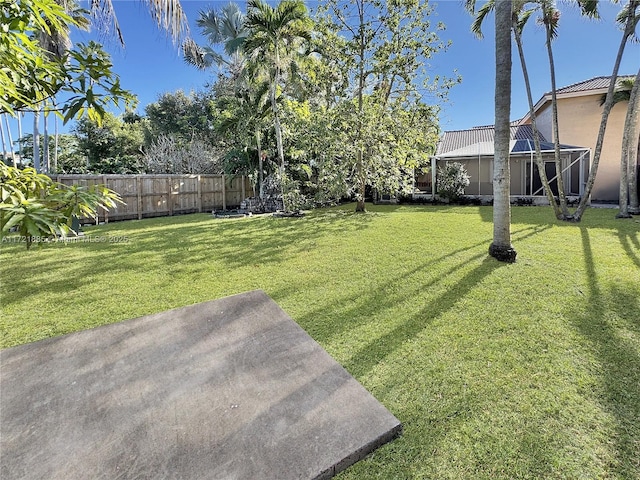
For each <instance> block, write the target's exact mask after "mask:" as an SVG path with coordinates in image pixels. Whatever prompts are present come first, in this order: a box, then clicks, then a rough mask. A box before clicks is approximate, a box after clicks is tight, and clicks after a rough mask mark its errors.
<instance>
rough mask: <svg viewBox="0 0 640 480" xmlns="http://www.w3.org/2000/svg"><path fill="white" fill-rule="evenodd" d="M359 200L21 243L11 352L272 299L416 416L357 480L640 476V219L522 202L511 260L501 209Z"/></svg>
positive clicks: (7, 313) (9, 312)
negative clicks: (356, 209)
mask: <svg viewBox="0 0 640 480" xmlns="http://www.w3.org/2000/svg"><path fill="white" fill-rule="evenodd" d="M352 209H353V206H345V207H342V208H336V209H330V210H320V211H315V212H312V213H311V214H310V215H308V216H306V217H305V218H302V219H276V218H272V217H254V218H249V219H238V220H215V219H212V218H211V217H210V216H209V215H189V216H183V217H173V218H158V219H151V220H142V221H131V222H121V223H114V224H110V225H106V226H100V227H93V228H89V229H86V233H87V235H88V236H89V237H90V238H91V239H93V240H95V241H94V242H81V243H69V244H67V245H63V244H48V245H45V246H43V247H42V248H39V249H38V248H34V249H32V251H26V250H25V249H24V244H7V243H5V244H3V245H2V251H1V253H0V262H1V263H0V265H1V266H0V278H1V279H2V285H3V286H2V292H1V294H2V296H1V305H2V310H3V311H2V318H1V320H0V326H1V329H2V330H1V333H2V337H1V342H2V343H1V345H2V347H3V348H4V347H10V346H13V345H17V344H21V343H25V342H31V341H35V340H39V339H42V338H46V337H51V336H55V335H61V334H65V333H69V332H73V331H77V330H80V329H85V328H90V327H93V326H97V325H102V324H106V323H111V322H117V321H120V320H124V319H127V318H132V317H137V316H140V315H145V314H149V313H153V312H158V311H162V310H166V309H169V308H173V307H179V306H183V305H187V304H192V303H195V302H201V301H206V300H210V299H214V298H218V297H222V296H225V295H230V294H235V293H239V292H243V291H247V290H252V289H257V288H261V289H264V290H265V291H266V292H267V293H268V294H269V295H270V296H271V297H272V298H273V299H274V300H275V301H276V302H278V304H279V305H280V306H281V307H282V308H284V310H285V311H287V312H288V313H289V314H290V315H291V316H292V317H293V318H294V319H295V320H296V321H297V322H298V323H299V324H300V325H301V326H302V327H303V328H304V329H305V330H306V331H307V332H309V334H310V335H311V336H312V337H314V338H315V339H316V340H317V341H318V342H319V343H320V344H321V345H322V346H323V347H324V348H325V349H326V350H327V351H328V352H329V353H330V354H331V355H332V356H333V357H334V358H335V359H336V360H337V361H338V362H340V363H341V364H342V365H343V366H345V368H347V370H349V371H350V372H351V373H352V374H353V375H354V376H355V377H356V378H357V379H358V380H359V381H360V382H361V383H362V384H363V385H364V386H365V387H366V388H367V389H368V390H369V391H370V392H371V393H372V394H373V395H374V396H375V397H376V398H378V400H380V401H381V402H382V403H383V404H384V405H385V406H386V407H387V408H388V409H389V410H390V411H391V412H392V413H393V414H394V415H396V417H398V418H399V419H400V420H401V421H402V423H403V424H404V434H403V436H402V437H400V438H399V439H397V440H396V441H394V442H392V443H390V444H388V445H386V446H384V447H382V448H381V449H379V450H377V451H376V452H375V453H374V454H372V455H370V456H369V457H367V458H366V459H365V460H363V461H361V462H359V463H358V464H356V465H354V466H353V467H351V468H349V469H348V470H347V471H346V472H344V473H343V474H341V476H340V478H342V479H362V478H367V479H370V478H381V479H392V478H397V479H414V478H438V479H455V478H459V479H468V478H474V479H482V478H487V479H494V478H505V479H507V478H508V479H513V478H519V479H520V478H545V479H547V478H558V479H560V478H571V479H574V478H576V479H577V478H584V479H591V478H594V479H595V478H619V479H633V478H640V222H639V221H638V219H637V218H636V219H635V220H615V219H613V216H614V211H613V210H597V209H593V210H591V211H589V212H587V214H586V215H585V218H584V219H583V221H582V223H581V224H578V225H574V224H564V223H561V222H557V221H555V220H553V214H552V212H551V211H550V210H549V209H547V208H539V207H517V208H514V209H513V223H512V232H513V243H514V246H515V247H516V250H517V251H518V261H517V262H516V263H515V264H512V265H506V264H500V263H498V262H496V261H494V260H493V259H491V258H489V257H488V255H487V253H486V252H487V248H488V246H489V243H490V241H491V235H492V224H491V208H490V207H391V206H387V207H371V208H370V212H369V213H367V214H364V215H358V214H353V213H351V210H352ZM119 237H126V240H127V241H126V242H120V243H110V242H109V240H112V242H113V241H114V240H116V239H119V240H122V238H119ZM338 433H339V432H338Z"/></svg>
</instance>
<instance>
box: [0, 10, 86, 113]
mask: <svg viewBox="0 0 640 480" xmlns="http://www.w3.org/2000/svg"><path fill="white" fill-rule="evenodd" d="M0 6H1V7H2V8H1V10H0V11H1V12H2V13H1V14H0V29H1V31H2V35H0V111H3V112H7V113H9V114H12V115H13V114H15V110H16V109H18V108H22V107H25V106H30V105H32V104H34V103H35V102H37V101H38V100H40V99H42V98H46V97H50V96H52V95H54V94H55V92H56V91H57V90H58V89H59V88H60V85H61V84H62V83H63V82H64V80H65V78H66V71H65V68H64V65H63V64H61V63H60V62H57V61H55V60H51V59H49V57H48V56H47V52H46V51H45V50H44V49H43V48H42V47H41V46H40V44H39V43H38V41H37V36H36V34H37V33H38V32H40V31H44V32H51V31H52V30H63V29H64V28H65V27H66V26H67V25H73V24H74V21H73V19H72V18H71V17H70V16H69V15H67V14H66V13H65V11H64V9H63V7H62V6H60V5H59V4H58V3H56V2H55V1H54V0H0Z"/></svg>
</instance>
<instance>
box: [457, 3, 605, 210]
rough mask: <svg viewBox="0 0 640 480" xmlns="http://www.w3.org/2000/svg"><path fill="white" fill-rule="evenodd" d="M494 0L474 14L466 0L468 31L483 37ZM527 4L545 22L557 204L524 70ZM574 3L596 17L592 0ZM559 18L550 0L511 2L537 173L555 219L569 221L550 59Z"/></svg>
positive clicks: (527, 77)
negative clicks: (472, 16) (469, 20)
mask: <svg viewBox="0 0 640 480" xmlns="http://www.w3.org/2000/svg"><path fill="white" fill-rule="evenodd" d="M495 3H496V0H489V1H488V2H487V3H485V4H484V5H483V6H482V7H481V8H480V9H479V10H478V12H477V13H476V12H475V5H476V0H466V8H467V10H469V11H470V12H471V13H476V17H475V20H474V22H473V24H472V26H471V30H472V31H473V32H474V33H475V34H476V35H477V36H479V37H480V38H481V37H482V23H483V21H484V19H485V17H486V16H487V15H488V14H489V12H491V11H492V10H493V9H494V8H495ZM529 3H533V4H534V5H535V8H538V7H539V8H541V10H542V14H543V15H542V18H541V23H543V24H544V25H545V34H546V41H545V45H546V48H547V56H548V58H549V70H550V76H551V104H552V128H553V135H554V160H555V166H556V183H557V185H558V197H559V199H560V205H558V203H557V202H556V200H555V197H554V196H553V192H552V190H551V187H550V185H549V179H548V177H547V173H546V170H545V164H544V160H543V158H542V153H541V147H540V133H539V131H538V128H537V125H536V114H535V111H534V104H533V97H532V94H531V83H530V80H529V74H528V71H527V65H526V60H525V56H524V49H523V45H522V31H523V29H524V26H525V25H526V23H527V21H528V20H529V18H530V17H531V15H532V14H533V13H534V12H535V8H533V9H526V8H525V6H526V5H527V4H529ZM577 4H578V6H579V7H580V10H581V12H582V14H583V15H585V16H588V17H591V18H598V10H597V7H598V5H597V1H596V2H594V1H592V0H577ZM559 19H560V12H559V10H558V9H557V8H556V7H555V2H554V1H553V0H515V1H514V2H513V9H512V30H513V35H514V39H515V41H516V46H517V48H518V55H519V57H520V65H521V67H522V73H523V76H524V81H525V88H526V92H527V100H528V102H529V118H530V121H531V129H532V131H533V143H534V149H535V159H536V166H537V168H538V173H539V175H540V180H541V182H542V185H543V188H544V191H545V193H546V195H547V200H548V201H549V204H550V205H551V206H552V207H553V210H554V213H555V216H556V218H558V219H561V220H571V219H572V218H573V216H572V215H571V214H570V213H569V210H568V207H567V199H566V194H565V190H564V181H563V178H562V173H561V172H562V165H561V160H560V140H559V129H558V113H557V112H558V108H557V96H556V82H555V65H554V60H553V50H552V46H551V45H552V41H553V40H554V39H555V38H556V37H557V31H558V22H559Z"/></svg>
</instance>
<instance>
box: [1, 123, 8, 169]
mask: <svg viewBox="0 0 640 480" xmlns="http://www.w3.org/2000/svg"><path fill="white" fill-rule="evenodd" d="M0 138H2V162H3V163H4V160H5V158H7V141H6V139H5V137H4V127H3V126H2V122H0Z"/></svg>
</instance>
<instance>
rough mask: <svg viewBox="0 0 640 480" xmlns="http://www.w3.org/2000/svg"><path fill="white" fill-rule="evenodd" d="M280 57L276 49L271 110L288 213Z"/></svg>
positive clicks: (284, 203) (281, 184)
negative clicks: (278, 93)
mask: <svg viewBox="0 0 640 480" xmlns="http://www.w3.org/2000/svg"><path fill="white" fill-rule="evenodd" d="M279 64H280V56H279V54H278V50H277V49H276V67H275V71H274V74H273V83H272V85H271V92H270V97H271V109H272V110H273V128H274V129H275V132H276V146H277V148H278V160H279V163H280V165H279V170H280V192H281V194H282V208H283V209H284V211H285V212H286V211H287V204H286V200H285V197H284V146H283V145H282V126H281V125H280V115H279V113H280V112H279V111H278V103H277V99H276V89H277V88H278V83H279V82H280V67H279V66H278V65H279Z"/></svg>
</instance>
